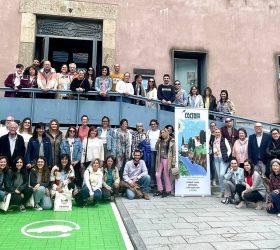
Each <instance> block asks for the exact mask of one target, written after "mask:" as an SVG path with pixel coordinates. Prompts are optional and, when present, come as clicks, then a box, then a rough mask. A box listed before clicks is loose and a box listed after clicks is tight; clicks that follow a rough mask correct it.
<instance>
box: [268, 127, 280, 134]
mask: <svg viewBox="0 0 280 250" xmlns="http://www.w3.org/2000/svg"><path fill="white" fill-rule="evenodd" d="M273 131H276V132H278V134H279V133H280V131H279V129H278V128H273V129H271V131H270V133H271V134H272V132H273Z"/></svg>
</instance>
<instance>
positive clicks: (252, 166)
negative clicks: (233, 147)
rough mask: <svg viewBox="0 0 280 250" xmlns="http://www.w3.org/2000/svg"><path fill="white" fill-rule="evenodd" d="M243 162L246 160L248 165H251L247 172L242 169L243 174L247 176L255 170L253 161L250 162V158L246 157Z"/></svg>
mask: <svg viewBox="0 0 280 250" xmlns="http://www.w3.org/2000/svg"><path fill="white" fill-rule="evenodd" d="M245 162H247V163H248V164H249V165H250V166H251V170H250V171H249V172H248V171H246V170H245V169H244V176H245V177H247V176H252V175H253V174H254V171H255V166H254V164H253V162H251V161H250V160H248V159H246V160H245V161H244V164H245Z"/></svg>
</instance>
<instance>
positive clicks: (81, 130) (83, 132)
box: [77, 115, 89, 142]
mask: <svg viewBox="0 0 280 250" xmlns="http://www.w3.org/2000/svg"><path fill="white" fill-rule="evenodd" d="M81 122H82V124H81V126H79V127H78V128H77V130H78V131H77V136H78V137H79V138H80V141H81V142H83V140H84V138H85V137H87V135H88V131H89V126H88V116H87V115H82V117H81Z"/></svg>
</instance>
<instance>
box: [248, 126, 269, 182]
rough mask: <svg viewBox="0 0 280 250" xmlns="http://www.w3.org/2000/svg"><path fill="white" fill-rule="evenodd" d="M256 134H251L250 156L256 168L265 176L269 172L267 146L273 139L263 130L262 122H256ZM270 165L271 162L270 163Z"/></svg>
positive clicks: (249, 142) (249, 143)
mask: <svg viewBox="0 0 280 250" xmlns="http://www.w3.org/2000/svg"><path fill="white" fill-rule="evenodd" d="M254 128H255V134H252V135H250V136H249V141H248V156H249V159H250V160H251V161H252V162H253V164H254V165H255V170H257V171H260V172H261V175H262V176H263V177H264V176H265V174H268V173H269V169H267V168H266V165H267V163H268V162H267V155H266V148H267V146H268V144H269V142H270V141H271V136H270V135H269V134H265V133H264V132H263V126H262V124H261V123H260V122H257V123H256V124H255V127H254ZM268 165H269V164H268Z"/></svg>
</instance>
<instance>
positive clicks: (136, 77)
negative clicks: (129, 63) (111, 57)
mask: <svg viewBox="0 0 280 250" xmlns="http://www.w3.org/2000/svg"><path fill="white" fill-rule="evenodd" d="M140 77H141V78H142V75H141V74H136V75H135V76H134V81H136V80H137V79H138V78H140Z"/></svg>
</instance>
